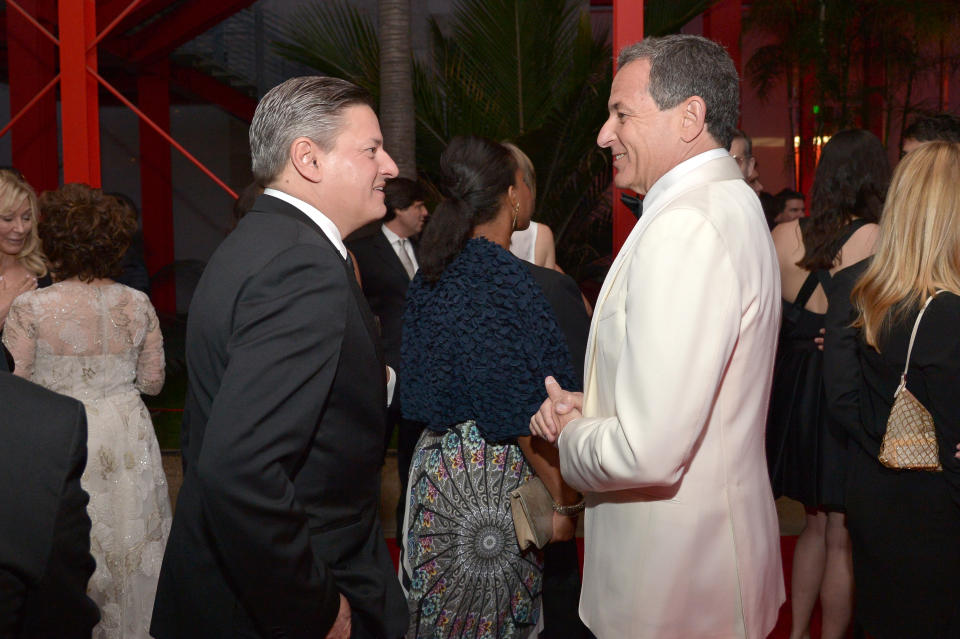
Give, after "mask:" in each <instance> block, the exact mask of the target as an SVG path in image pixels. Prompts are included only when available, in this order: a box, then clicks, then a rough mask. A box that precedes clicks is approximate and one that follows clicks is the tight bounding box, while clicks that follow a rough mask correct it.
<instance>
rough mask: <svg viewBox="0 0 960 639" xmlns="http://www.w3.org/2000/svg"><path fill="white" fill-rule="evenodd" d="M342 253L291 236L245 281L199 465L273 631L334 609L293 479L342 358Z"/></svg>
mask: <svg viewBox="0 0 960 639" xmlns="http://www.w3.org/2000/svg"><path fill="white" fill-rule="evenodd" d="M338 258H339V255H338V254H336V253H335V252H334V251H332V250H324V249H321V248H318V247H317V246H315V245H305V244H300V245H296V246H294V247H292V248H290V249H288V250H287V251H285V252H283V253H281V254H279V255H278V256H277V257H275V258H274V259H273V260H272V261H271V262H270V263H269V264H267V265H266V266H265V267H264V268H263V269H261V270H260V271H259V272H258V273H256V274H255V275H254V276H253V277H252V279H251V280H250V281H249V282H248V283H247V284H246V285H245V286H244V288H243V291H242V293H241V296H240V299H239V300H238V302H237V306H236V310H235V312H234V325H233V328H232V336H231V338H230V341H229V343H228V345H227V349H228V353H229V357H230V360H229V363H228V365H227V368H226V370H225V372H224V375H223V379H222V382H221V385H220V388H219V390H218V392H217V395H216V397H215V398H214V401H213V405H212V407H211V411H210V416H209V419H208V421H207V425H206V429H205V434H204V439H203V444H202V449H201V450H200V454H199V457H198V461H197V467H196V469H195V472H196V475H197V478H198V480H199V488H200V492H201V499H202V500H203V508H204V514H205V520H206V522H207V524H208V526H209V528H210V531H211V533H212V534H213V536H214V538H215V539H216V547H217V550H218V552H219V554H220V559H221V561H222V565H223V566H224V569H225V570H226V571H227V572H228V574H229V575H230V576H231V577H232V582H233V584H234V587H235V589H236V593H237V595H238V596H239V597H240V599H241V600H242V602H243V604H244V606H245V608H246V610H247V611H249V612H250V614H251V615H252V616H253V617H254V618H255V619H256V620H257V621H258V623H259V625H260V626H261V627H262V628H264V629H265V630H266V631H267V632H268V633H271V636H272V635H274V634H275V635H277V636H281V635H282V636H287V637H303V636H307V635H308V633H309V635H310V636H323V635H324V633H325V632H326V629H328V628H329V627H330V626H331V625H332V624H333V620H334V619H335V617H336V614H337V611H338V609H339V592H338V590H337V588H336V585H335V584H334V581H333V578H332V576H331V574H330V572H329V571H328V570H327V567H326V566H325V565H324V564H322V563H321V562H320V561H319V560H318V559H317V558H316V557H314V555H313V552H312V550H311V547H310V543H309V531H308V524H307V515H306V512H305V511H304V506H303V504H301V503H299V502H298V500H297V498H296V494H295V489H294V483H293V480H294V477H295V475H296V472H297V469H298V468H299V465H300V464H301V463H302V461H303V459H304V458H305V456H306V454H307V451H308V450H309V448H310V446H311V444H312V442H313V439H314V434H315V431H316V428H317V424H318V421H319V419H320V415H321V412H322V410H323V407H324V404H325V403H326V401H327V399H328V394H329V392H330V388H331V385H332V382H333V378H334V375H335V373H336V370H337V365H338V360H339V357H340V348H341V343H342V338H343V332H344V326H345V322H346V310H345V309H346V303H347V299H348V295H350V292H349V290H348V283H347V280H346V277H347V274H346V271H345V269H344V267H343V264H342V263H340V261H339V259H338Z"/></svg>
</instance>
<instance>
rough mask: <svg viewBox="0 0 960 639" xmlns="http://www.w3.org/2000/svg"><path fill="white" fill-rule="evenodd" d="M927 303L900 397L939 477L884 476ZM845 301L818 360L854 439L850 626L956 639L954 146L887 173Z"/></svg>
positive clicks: (958, 249) (944, 145)
mask: <svg viewBox="0 0 960 639" xmlns="http://www.w3.org/2000/svg"><path fill="white" fill-rule="evenodd" d="M938 291H940V292H939V293H938ZM930 296H934V297H933V299H932V301H931V302H930V303H929V306H927V308H926V310H925V311H924V313H923V315H922V317H921V321H920V322H919V324H918V326H917V331H916V339H915V341H914V343H913V349H912V351H911V352H910V357H909V366H908V367H907V374H906V387H907V389H908V390H909V391H910V392H911V393H913V395H914V396H915V397H916V398H917V400H918V401H919V402H920V403H921V404H922V405H923V406H924V407H925V408H926V410H927V411H929V413H930V415H931V416H932V417H933V423H934V427H935V429H936V435H937V444H938V447H939V458H940V463H941V465H942V466H943V470H942V472H931V471H922V470H892V469H890V468H886V467H884V466H882V465H881V464H880V462H879V461H878V459H877V455H878V452H879V448H880V442H881V441H882V440H883V435H884V433H885V432H886V423H887V418H888V417H889V415H890V409H891V407H892V405H893V399H894V392H895V391H896V389H897V386H898V385H899V384H900V377H901V374H902V373H903V370H904V365H905V364H906V362H907V352H908V350H909V345H910V341H911V337H910V336H911V332H912V331H913V329H914V325H915V323H916V320H917V317H918V315H919V313H920V310H921V308H922V307H923V306H924V304H925V302H926V301H927V299H928V298H930ZM852 301H853V312H852V313H851V314H850V315H849V316H848V317H847V318H846V321H843V322H840V321H838V322H831V325H830V328H829V329H828V331H827V336H826V344H825V347H824V353H825V357H826V360H825V365H826V366H827V367H829V369H830V374H829V375H827V378H826V381H827V384H828V385H829V386H830V393H829V396H830V408H831V412H832V414H833V415H834V417H835V418H836V419H837V420H838V421H840V422H841V424H842V426H843V427H844V428H845V429H846V430H847V431H848V432H849V434H850V436H851V440H852V442H851V446H850V463H849V468H848V471H847V493H846V500H847V501H846V504H847V524H848V526H849V529H850V537H851V541H852V545H853V570H854V575H855V578H856V582H857V595H856V616H857V621H858V622H859V623H860V624H861V625H862V626H863V628H864V629H865V630H866V631H867V632H868V633H869V634H870V636H872V637H874V638H875V639H886V638H891V639H893V638H896V639H910V638H914V637H915V638H917V639H920V638H921V637H922V638H923V639H935V638H944V639H946V638H948V637H950V638H952V637H960V581H958V577H957V575H958V574H960V460H958V459H957V458H956V457H955V456H954V453H955V451H956V448H955V447H956V444H957V441H960V144H957V143H948V142H930V143H926V144H923V145H922V146H920V147H919V148H917V149H916V150H914V151H912V152H911V153H910V154H909V155H907V156H906V157H905V158H904V159H903V160H902V161H901V162H900V164H899V166H897V170H896V171H895V172H894V175H893V181H892V184H891V186H890V193H889V195H888V197H887V202H886V206H885V207H884V213H883V220H882V222H881V225H880V239H879V242H878V245H877V253H876V255H875V256H874V258H873V260H872V262H871V263H870V265H869V266H868V267H866V270H865V272H864V273H863V275H862V277H861V278H860V279H859V281H858V283H857V284H856V286H855V287H854V289H853V294H852ZM831 315H832V313H831ZM851 320H853V322H852V325H853V326H852V327H851ZM851 369H852V370H855V371H856V374H854V375H850V374H849V371H850V370H851Z"/></svg>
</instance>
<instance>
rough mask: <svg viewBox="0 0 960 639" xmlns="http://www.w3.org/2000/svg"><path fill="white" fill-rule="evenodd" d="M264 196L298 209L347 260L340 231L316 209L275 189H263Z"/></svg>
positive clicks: (345, 248)
mask: <svg viewBox="0 0 960 639" xmlns="http://www.w3.org/2000/svg"><path fill="white" fill-rule="evenodd" d="M263 194H264V195H271V196H273V197H275V198H277V199H278V200H283V201H284V202H286V203H287V204H292V205H293V206H295V207H297V208H298V209H300V210H301V211H302V212H303V214H304V215H306V216H307V217H309V218H310V219H311V220H313V222H314V224H316V225H317V226H319V227H320V230H321V231H323V234H324V235H326V236H327V239H328V240H330V242H331V243H333V245H334V246H335V247H336V248H337V250H338V251H340V255H341V256H342V257H343V259H347V247H346V246H344V244H343V238H341V237H340V229H338V228H337V225H336V224H334V223H333V220H331V219H330V218H329V217H327V216H326V215H324V214H323V213H321V212H320V211H319V210H318V209H317V208H316V207H314V206H312V205H310V204H307V203H306V202H304V201H303V200H301V199H298V198H295V197H293V196H292V195H290V194H289V193H284V192H283V191H278V190H277V189H264V190H263Z"/></svg>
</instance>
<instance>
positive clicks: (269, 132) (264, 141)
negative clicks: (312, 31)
mask: <svg viewBox="0 0 960 639" xmlns="http://www.w3.org/2000/svg"><path fill="white" fill-rule="evenodd" d="M359 104H365V105H367V106H369V107H370V108H371V109H372V108H373V99H372V98H371V97H370V94H368V93H367V92H366V91H364V90H363V89H361V88H360V87H358V86H356V85H355V84H351V83H350V82H347V81H346V80H341V79H339V78H327V77H321V76H302V77H298V78H290V79H289V80H287V81H286V82H283V83H282V84H278V85H277V86H275V87H273V88H272V89H270V90H269V91H268V92H267V94H266V95H265V96H263V98H262V99H261V100H260V103H259V104H257V110H256V111H255V112H254V114H253V122H251V123H250V156H251V159H252V164H253V177H254V179H255V180H256V181H257V182H259V183H260V184H263V185H267V184H269V183H270V182H271V181H272V180H273V179H274V178H275V177H277V176H278V175H279V174H280V173H281V171H283V167H284V166H286V163H287V158H288V154H289V152H290V145H291V144H292V143H293V141H294V140H295V139H297V138H299V137H308V138H310V139H311V140H313V141H314V142H316V143H317V144H318V145H319V146H320V148H322V149H323V150H324V151H329V150H330V149H332V148H333V145H334V142H335V141H336V138H337V134H338V133H339V129H340V123H341V122H340V121H341V117H340V116H341V112H342V111H343V110H344V109H345V108H346V107H349V106H354V105H359Z"/></svg>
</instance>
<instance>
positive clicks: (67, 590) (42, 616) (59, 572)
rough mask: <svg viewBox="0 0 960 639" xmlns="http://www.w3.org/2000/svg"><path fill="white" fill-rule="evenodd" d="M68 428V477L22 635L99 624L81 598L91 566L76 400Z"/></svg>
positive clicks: (60, 633) (82, 424)
mask: <svg viewBox="0 0 960 639" xmlns="http://www.w3.org/2000/svg"><path fill="white" fill-rule="evenodd" d="M71 430H72V432H73V441H72V442H71V444H70V460H69V473H68V474H67V476H66V478H65V480H64V483H63V490H62V492H61V495H60V508H59V511H58V513H57V519H56V523H55V525H54V531H53V542H52V545H51V548H50V556H49V558H48V560H47V565H46V569H45V571H44V573H43V577H42V578H41V579H40V582H39V583H38V584H37V585H36V587H35V588H31V589H30V590H29V592H28V594H27V597H26V599H25V601H24V605H23V628H22V636H24V637H62V638H64V639H67V638H74V637H76V638H79V637H89V636H90V632H91V630H92V629H93V626H95V625H96V623H97V622H98V621H99V620H100V613H99V612H98V611H97V606H96V604H95V603H94V602H93V601H91V600H90V598H89V597H87V594H86V593H87V582H88V581H89V580H90V576H91V575H92V574H93V570H94V566H95V563H94V560H93V556H92V555H91V554H90V517H88V516H87V502H88V501H89V497H88V495H87V493H86V491H84V490H83V488H82V487H81V485H80V478H81V476H82V475H83V469H84V467H85V466H86V464H87V419H86V414H85V412H84V409H83V406H82V405H81V404H80V403H79V402H77V403H75V409H74V412H73V423H72V429H71Z"/></svg>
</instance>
